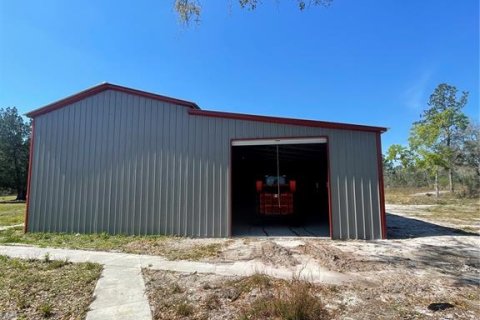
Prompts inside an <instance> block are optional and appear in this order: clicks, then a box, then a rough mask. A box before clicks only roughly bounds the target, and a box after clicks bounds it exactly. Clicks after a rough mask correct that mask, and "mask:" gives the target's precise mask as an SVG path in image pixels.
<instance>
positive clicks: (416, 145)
mask: <svg viewBox="0 0 480 320" xmlns="http://www.w3.org/2000/svg"><path fill="white" fill-rule="evenodd" d="M467 101H468V92H462V95H461V96H460V97H459V98H457V88H456V87H454V86H451V85H449V84H446V83H442V84H440V85H438V86H437V88H435V90H434V92H433V93H432V95H431V96H430V99H429V102H428V106H429V108H428V109H427V110H425V111H424V112H423V113H422V115H421V116H420V117H421V119H420V120H419V121H417V122H415V123H414V124H413V127H412V129H411V131H410V138H409V143H410V147H411V149H412V150H413V151H414V152H415V153H416V154H418V156H419V165H421V166H423V167H424V168H425V169H427V170H429V171H430V172H431V173H432V174H433V175H434V176H435V186H436V191H437V196H438V171H439V169H440V168H443V169H445V170H447V171H448V177H449V189H450V192H452V193H453V192H454V190H455V189H454V182H453V174H454V170H455V166H456V165H457V164H458V161H459V159H460V156H461V152H460V151H461V147H462V139H463V137H464V135H465V130H466V128H467V126H468V123H469V121H468V118H467V116H466V115H465V114H464V113H463V112H462V108H463V107H464V106H465V105H466V104H467Z"/></svg>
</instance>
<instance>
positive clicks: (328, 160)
mask: <svg viewBox="0 0 480 320" xmlns="http://www.w3.org/2000/svg"><path fill="white" fill-rule="evenodd" d="M326 138H327V169H328V172H327V190H328V225H329V228H330V239H333V225H332V194H331V192H330V190H331V189H332V187H331V185H330V184H331V182H330V142H329V141H328V137H326Z"/></svg>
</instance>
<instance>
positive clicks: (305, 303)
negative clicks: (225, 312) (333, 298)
mask: <svg viewBox="0 0 480 320" xmlns="http://www.w3.org/2000/svg"><path fill="white" fill-rule="evenodd" d="M312 289H313V286H312V285H311V284H309V283H308V282H303V281H296V280H293V281H290V282H289V283H288V285H287V287H286V290H276V291H275V292H274V294H273V296H270V297H260V298H258V299H256V300H255V301H253V303H252V304H251V305H250V306H249V308H248V311H246V312H245V313H243V314H242V315H241V317H240V319H282V320H323V319H330V315H329V313H328V312H327V311H326V309H325V307H324V305H323V303H322V302H321V300H320V298H318V297H317V296H316V295H315V294H314V292H313V290H312Z"/></svg>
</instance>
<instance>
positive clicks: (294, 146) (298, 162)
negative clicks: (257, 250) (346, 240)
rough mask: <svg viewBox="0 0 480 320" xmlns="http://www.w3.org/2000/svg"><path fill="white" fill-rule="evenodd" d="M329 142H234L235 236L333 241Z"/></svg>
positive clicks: (233, 196) (304, 140)
mask: <svg viewBox="0 0 480 320" xmlns="http://www.w3.org/2000/svg"><path fill="white" fill-rule="evenodd" d="M328 201H329V196H328V154H327V141H326V139H325V138H309V139H267V140H248V141H244V140H238V141H233V142H232V235H233V236H304V237H309V236H310V237H329V236H330V226H329V203H328Z"/></svg>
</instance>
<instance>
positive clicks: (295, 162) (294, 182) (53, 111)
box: [25, 83, 386, 239]
mask: <svg viewBox="0 0 480 320" xmlns="http://www.w3.org/2000/svg"><path fill="white" fill-rule="evenodd" d="M27 115H28V116H29V117H31V118H32V119H33V128H32V144H31V152H30V164H31V165H30V168H29V174H28V200H27V212H26V223H25V229H26V231H28V232H39V231H42V232H79V233H98V232H108V233H112V234H167V235H181V236H191V237H229V236H233V235H248V234H249V232H252V230H263V231H265V233H266V234H267V235H268V230H273V232H270V235H278V234H276V233H275V232H276V231H275V230H280V229H278V228H277V227H278V226H280V227H283V228H284V230H285V229H288V230H291V231H292V232H293V234H295V235H306V236H308V235H323V236H328V237H331V238H332V239H379V238H385V237H386V225H385V223H386V222H385V204H384V194H383V174H382V157H381V144H380V135H381V133H382V132H385V131H386V129H385V128H380V127H372V126H363V125H353V124H342V123H332V122H322V121H311V120H300V119H287V118H277V117H265V116H255V115H246V114H237V113H224V112H215V111H206V110H201V109H200V108H199V107H198V106H197V105H196V104H195V103H192V102H188V101H184V100H179V99H174V98H169V97H165V96H161V95H157V94H152V93H147V92H143V91H139V90H134V89H130V88H126V87H121V86H118V85H113V84H108V83H104V84H101V85H98V86H95V87H93V88H90V89H88V90H85V91H82V92H80V93H77V94H75V95H72V96H70V97H67V98H65V99H63V100H60V101H57V102H54V103H52V104H50V105H47V106H45V107H43V108H40V109H37V110H34V111H32V112H30V113H28V114H27ZM281 188H282V190H283V189H284V188H286V189H285V190H287V191H282V190H281ZM268 190H270V191H268ZM270 226H271V229H268V228H269V227H270ZM322 232H323V234H321V233H322Z"/></svg>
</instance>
